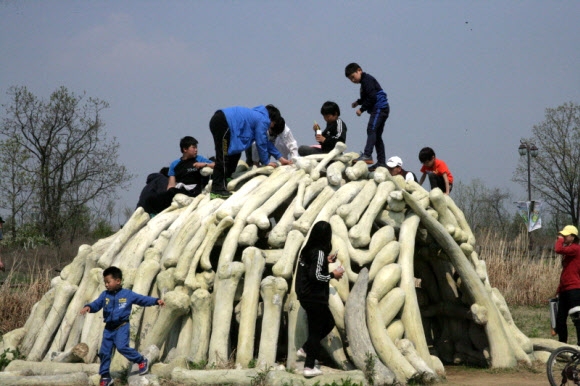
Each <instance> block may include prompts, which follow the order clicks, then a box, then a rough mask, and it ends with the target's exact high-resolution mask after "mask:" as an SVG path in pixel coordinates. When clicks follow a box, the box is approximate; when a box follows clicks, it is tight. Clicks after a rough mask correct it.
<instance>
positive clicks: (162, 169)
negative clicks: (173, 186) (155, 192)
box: [159, 166, 169, 177]
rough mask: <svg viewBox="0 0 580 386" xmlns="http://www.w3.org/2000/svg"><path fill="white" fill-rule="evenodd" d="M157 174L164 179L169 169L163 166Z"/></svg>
mask: <svg viewBox="0 0 580 386" xmlns="http://www.w3.org/2000/svg"><path fill="white" fill-rule="evenodd" d="M159 173H161V174H163V175H164V176H165V177H168V174H169V168H168V167H167V166H164V167H162V168H161V170H159Z"/></svg>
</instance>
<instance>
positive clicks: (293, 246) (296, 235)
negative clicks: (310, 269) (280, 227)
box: [272, 230, 304, 279]
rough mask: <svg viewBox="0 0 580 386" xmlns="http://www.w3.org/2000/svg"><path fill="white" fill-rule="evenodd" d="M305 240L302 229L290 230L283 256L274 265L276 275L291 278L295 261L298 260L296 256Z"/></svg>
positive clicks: (273, 270) (273, 269)
mask: <svg viewBox="0 0 580 386" xmlns="http://www.w3.org/2000/svg"><path fill="white" fill-rule="evenodd" d="M303 242H304V235H303V234H302V233H301V232H300V231H297V230H293V231H290V233H289V234H288V239H287V241H286V244H285V245H284V252H283V253H282V258H281V259H280V260H278V262H277V263H276V264H274V266H273V267H272V272H273V273H274V275H276V276H280V277H283V278H284V279H290V278H291V277H292V270H293V269H294V263H295V262H296V257H297V256H298V252H299V251H300V247H301V246H302V243H303Z"/></svg>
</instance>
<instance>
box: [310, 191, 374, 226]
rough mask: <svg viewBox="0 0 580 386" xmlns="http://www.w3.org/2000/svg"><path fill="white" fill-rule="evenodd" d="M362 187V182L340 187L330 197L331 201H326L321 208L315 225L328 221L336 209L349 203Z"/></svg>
mask: <svg viewBox="0 0 580 386" xmlns="http://www.w3.org/2000/svg"><path fill="white" fill-rule="evenodd" d="M363 186H364V181H354V182H349V183H348V184H345V185H343V186H341V187H340V188H339V189H338V190H337V191H336V193H335V194H334V196H332V200H330V201H328V202H327V203H326V204H325V205H324V206H323V207H322V209H321V210H320V212H319V213H318V215H317V216H316V219H315V220H314V223H317V222H318V221H329V220H330V217H331V216H332V215H334V214H335V213H336V210H337V209H338V207H340V206H341V205H343V204H346V203H347V202H350V201H351V200H352V199H353V198H354V197H355V196H356V195H357V194H358V192H360V190H361V189H362V188H363Z"/></svg>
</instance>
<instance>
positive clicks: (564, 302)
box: [556, 289, 580, 345]
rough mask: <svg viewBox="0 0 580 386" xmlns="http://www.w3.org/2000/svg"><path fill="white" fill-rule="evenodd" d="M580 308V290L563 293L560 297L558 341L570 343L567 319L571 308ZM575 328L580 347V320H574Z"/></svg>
mask: <svg viewBox="0 0 580 386" xmlns="http://www.w3.org/2000/svg"><path fill="white" fill-rule="evenodd" d="M576 306H580V289H573V290H569V291H564V292H561V293H560V294H559V296H558V314H557V315H556V332H557V333H558V340H559V341H560V342H564V343H567V342H568V326H567V325H566V319H568V311H570V309H571V308H574V307H576ZM572 320H574V326H576V339H577V343H578V344H579V345H580V320H578V319H576V318H573V319H572Z"/></svg>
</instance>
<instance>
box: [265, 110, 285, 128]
mask: <svg viewBox="0 0 580 386" xmlns="http://www.w3.org/2000/svg"><path fill="white" fill-rule="evenodd" d="M266 110H268V116H269V117H270V121H271V122H274V127H272V133H273V134H274V135H279V134H280V133H282V132H283V131H284V128H285V127H286V121H285V120H284V118H282V115H281V114H280V110H278V108H277V107H276V106H274V105H267V106H266Z"/></svg>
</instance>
